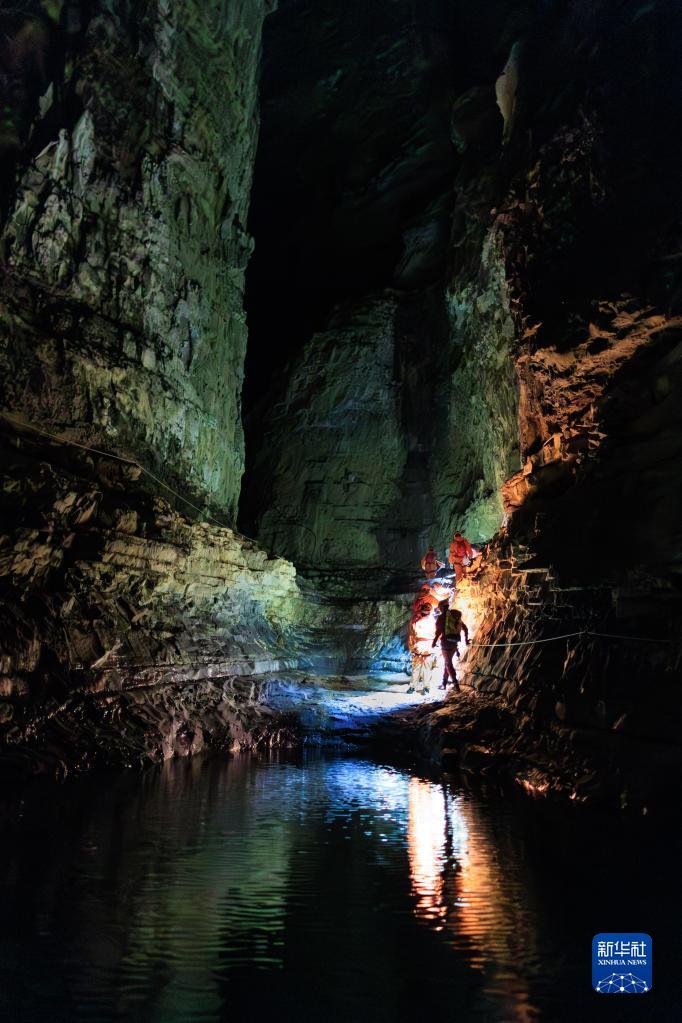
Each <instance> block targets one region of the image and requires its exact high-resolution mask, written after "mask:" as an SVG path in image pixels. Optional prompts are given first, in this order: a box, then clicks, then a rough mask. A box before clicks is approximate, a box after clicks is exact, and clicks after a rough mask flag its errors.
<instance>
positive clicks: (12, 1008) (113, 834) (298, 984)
mask: <svg viewBox="0 0 682 1023" xmlns="http://www.w3.org/2000/svg"><path fill="white" fill-rule="evenodd" d="M5 811H6V813H5V821H4V824H5V826H4V834H3V841H2V844H1V845H0V910H1V911H2V913H3V919H6V920H7V919H11V920H13V921H15V922H16V927H15V928H14V929H13V930H9V931H8V930H7V929H5V931H4V936H3V947H2V950H1V951H2V958H1V960H0V1016H1V1017H2V1018H3V1019H4V1018H7V1019H12V1020H17V1021H20V1020H27V1021H31V1023H33V1021H34V1020H35V1021H38V1020H40V1021H42V1020H49V1021H50V1023H72V1021H74V1023H75V1021H79V1023H80V1021H84V1023H107V1021H109V1020H138V1019H139V1020H145V1021H146V1023H156V1021H159V1023H161V1021H163V1023H181V1021H182V1023H184V1021H192V1023H194V1021H218V1020H227V1019H234V1018H236V1016H237V1015H238V1014H239V1013H242V1014H245V1013H247V1014H248V1015H249V1016H250V1018H256V1019H260V1018H265V1017H266V1016H267V1017H268V1018H269V1016H270V1015H273V1014H276V1015H277V1017H278V1019H285V1020H286V1019H296V1020H307V1019H311V1020H312V1019H316V1020H317V1019H319V1017H320V1014H324V1015H325V1016H326V1017H327V1018H328V1019H337V1018H338V1019H344V1020H352V1021H357V1020H365V1019H367V1020H378V1019H381V1020H383V1019H387V1020H388V1019H390V1020H395V1019H403V1018H405V1019H407V1018H414V1016H415V1015H419V1016H420V1017H422V1016H423V1015H424V1013H426V1012H434V1013H439V1014H440V1015H442V1013H443V1011H445V1010H447V1013H448V1015H447V1018H448V1019H450V1018H452V1019H454V1018H457V1019H458V1020H461V1021H465V1023H466V1021H467V1020H471V1021H485V1023H532V1021H535V1020H543V1021H544V1020H547V1021H548V1023H554V1021H555V1020H559V1019H564V1018H566V1019H569V1018H570V1019H581V1020H582V1019H587V1018H588V1016H587V1015H586V1014H585V1004H587V1005H588V1006H589V1004H590V1003H589V997H590V995H591V992H590V991H589V985H588V984H587V983H586V984H585V986H584V990H583V988H582V984H583V979H584V976H583V975H584V972H585V968H586V967H585V963H584V962H583V961H582V960H580V961H576V962H573V961H572V960H569V959H567V958H566V956H565V955H564V946H565V943H566V940H567V938H566V935H567V934H569V935H570V933H571V930H572V928H573V929H575V933H576V939H575V940H576V941H577V940H578V937H579V936H580V935H583V934H586V935H587V938H591V934H592V933H594V931H591V930H590V928H591V927H592V926H594V924H593V922H592V921H591V920H589V921H588V920H587V919H586V918H585V916H583V917H580V915H579V914H578V916H577V918H576V920H575V921H574V917H573V912H574V909H575V907H574V906H573V905H572V903H571V904H570V905H567V904H566V899H567V893H566V892H564V891H563V890H561V889H559V890H558V891H557V885H556V880H555V878H554V877H553V875H552V874H551V872H549V873H547V874H546V875H545V873H544V871H545V869H546V864H545V863H544V859H546V854H547V850H548V849H549V850H551V852H552V854H553V855H555V856H556V854H557V846H556V842H552V841H550V842H548V843H546V842H545V841H544V840H543V839H542V838H541V836H540V835H539V833H533V837H532V839H530V838H529V836H528V834H527V829H528V826H529V823H530V824H532V825H533V826H534V825H535V823H537V821H536V811H535V810H533V809H529V808H528V804H526V803H523V804H519V803H518V802H509V801H506V802H503V801H501V800H495V799H493V800H492V801H489V800H485V799H483V798H482V797H480V796H473V795H472V794H470V793H467V792H465V791H462V790H458V789H456V788H452V787H450V786H448V785H445V784H441V783H439V782H433V781H430V780H426V779H424V778H419V777H414V776H411V775H410V774H409V773H408V772H406V771H402V770H397V769H394V768H390V767H385V766H381V765H378V764H375V763H371V762H367V761H362V760H354V759H325V758H311V759H310V760H308V761H306V762H305V763H303V764H301V763H292V762H278V761H276V760H274V761H272V762H268V763H263V762H258V761H254V760H251V759H249V758H244V759H239V758H237V759H235V760H232V761H219V760H213V761H201V760H197V761H194V762H191V763H175V764H169V765H167V766H166V767H165V768H164V769H162V770H160V771H153V772H150V773H149V774H147V775H145V776H144V777H143V778H140V777H139V776H135V775H132V774H127V775H124V776H117V777H116V778H113V779H112V778H110V777H108V778H89V779H84V780H82V781H78V782H73V783H69V784H67V785H64V786H61V787H55V786H47V785H41V786H36V787H35V788H32V789H31V790H29V791H28V793H27V794H26V795H25V797H24V799H23V801H22V802H21V803H20V802H19V801H18V800H15V801H14V802H12V803H10V804H7V805H6V807H5ZM564 812H565V811H564ZM1 814H2V807H0V821H2V819H3V818H2V816H1ZM529 814H530V817H529ZM558 827H559V828H560V829H562V830H561V834H562V841H565V842H569V841H570V839H569V837H568V836H569V834H570V831H569V830H568V829H567V827H566V822H565V821H564V822H563V823H559V825H558ZM550 838H551V835H550ZM529 852H530V853H531V854H533V853H534V854H535V855H536V856H537V858H538V861H539V864H540V865H539V868H537V869H533V868H532V867H531V866H530V864H529V860H528V853H529ZM531 858H532V856H531ZM557 866H558V869H559V870H560V871H561V875H562V877H564V876H565V875H564V870H563V868H562V867H561V866H560V865H557ZM568 897H569V898H570V899H571V900H573V899H574V898H575V892H574V893H573V895H570V894H569V896H568ZM579 898H580V889H578V899H579ZM582 898H583V901H584V903H585V906H587V904H588V902H589V899H590V896H589V893H588V892H584V893H583V894H582ZM557 910H558V911H559V913H560V914H561V913H563V914H564V919H563V923H562V928H561V930H560V931H559V932H558V933H557V932H556V931H555V930H553V929H552V928H553V920H554V919H555V916H554V913H555V911H557ZM595 922H596V919H595ZM604 922H605V921H603V920H601V918H600V920H599V923H600V925H601V924H603V923H604ZM606 922H608V921H606ZM641 922H642V921H640V920H639V918H638V919H637V920H636V921H634V923H637V924H638V925H639V923H641ZM595 930H599V926H597V927H595ZM587 938H584V939H583V937H580V940H581V941H582V940H585V941H587ZM588 945H589V942H587V944H586V945H585V948H588ZM581 955H584V956H587V955H588V953H587V952H582V951H581ZM36 962H39V963H40V964H41V968H40V971H39V972H38V973H37V974H36V972H35V970H34V968H33V966H32V965H31V964H34V963H36ZM573 975H574V976H576V977H578V976H579V977H580V992H582V994H581V993H580V992H578V993H577V994H575V995H574V996H573V1002H572V1001H571V997H568V998H566V997H565V996H564V994H563V992H562V990H561V984H560V983H559V978H564V979H565V978H566V977H571V976H573ZM569 991H570V985H569ZM583 998H587V999H588V1001H587V1003H583V1002H582V1001H581V999H583ZM454 1005H456V1006H457V1015H456V1017H455V1016H454V1015H452V1013H451V1009H452V1007H453V1006H454ZM254 1006H257V1009H256V1008H254ZM564 1010H565V1014H564ZM660 1018H661V1019H664V1018H667V1017H664V1016H663V1015H661V1017H660ZM671 1018H672V1017H671Z"/></svg>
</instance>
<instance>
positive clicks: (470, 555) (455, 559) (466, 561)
mask: <svg viewBox="0 0 682 1023" xmlns="http://www.w3.org/2000/svg"><path fill="white" fill-rule="evenodd" d="M473 560H474V549H473V547H472V546H471V544H470V543H469V541H468V540H467V538H466V537H464V536H462V534H461V533H459V532H458V533H455V535H454V537H453V538H452V543H451V544H450V553H449V555H448V561H449V562H450V564H451V565H452V569H453V571H454V573H455V580H456V581H457V582H459V580H460V579H466V577H467V567H468V566H469V565H470V564H471V562H472V561H473Z"/></svg>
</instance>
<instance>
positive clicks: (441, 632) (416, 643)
mask: <svg viewBox="0 0 682 1023" xmlns="http://www.w3.org/2000/svg"><path fill="white" fill-rule="evenodd" d="M475 557H476V552H475V551H474V549H473V547H472V546H471V544H470V543H469V541H468V540H467V539H466V537H465V536H463V535H462V534H461V533H459V532H457V533H455V535H454V536H453V538H452V542H451V544H450V548H449V551H448V561H449V563H450V568H451V570H452V571H451V572H448V570H447V569H446V566H445V562H443V561H439V560H438V558H437V557H436V552H435V551H434V549H433V547H429V549H428V550H427V552H426V554H425V555H424V557H423V558H422V562H421V566H422V569H423V570H424V574H425V576H426V579H427V581H426V582H425V583H424V584H423V586H422V588H421V590H420V591H419V593H418V594H417V596H416V598H415V600H414V603H413V605H412V611H413V614H412V618H411V619H410V630H409V639H408V649H409V651H410V653H411V654H412V664H413V683H412V686H413V689H414V688H418V687H419V686H420V685H421V688H422V691H423V692H427V691H428V681H427V672H428V670H429V668H430V667H431V668H433V667H434V666H435V664H436V655H435V652H434V651H435V647H436V645H437V644H440V650H441V654H442V656H443V681H442V683H441V689H446V688H447V687H448V685H450V684H451V685H452V686H453V687H454V689H455V691H456V692H459V691H460V688H459V682H458V680H457V673H456V671H455V666H454V663H453V661H454V658H455V657H459V643H460V641H461V639H462V636H463V637H464V643H465V644H466V645H467V646H468V645H469V630H468V628H467V626H466V624H465V622H464V619H463V618H462V612H461V611H460V610H459V609H458V608H457V607H455V606H454V604H455V598H456V593H457V584H458V583H459V582H461V580H462V579H466V577H467V571H468V569H469V568H470V566H471V564H472V562H473V560H474V558H475ZM451 605H452V606H451ZM434 618H435V622H434ZM413 689H412V690H411V691H413Z"/></svg>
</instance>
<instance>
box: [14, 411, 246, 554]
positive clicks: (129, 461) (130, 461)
mask: <svg viewBox="0 0 682 1023" xmlns="http://www.w3.org/2000/svg"><path fill="white" fill-rule="evenodd" d="M0 417H2V418H3V419H5V420H7V422H10V423H13V424H14V425H15V426H19V427H20V428H23V429H28V430H32V431H33V432H34V433H39V434H41V435H42V436H43V437H49V438H50V439H51V440H54V441H57V443H59V444H69V445H70V446H71V447H74V448H80V449H81V450H82V451H90V452H91V453H92V454H93V455H101V456H102V457H103V458H112V459H114V460H115V461H117V462H122V463H123V464H124V465H133V466H135V467H136V468H137V469H139V470H140V472H143V473H144V474H145V476H148V477H149V479H151V480H154V482H155V483H158V485H159V486H160V487H163V488H164V489H165V490H167V491H168V492H169V493H170V494H173V495H174V496H175V497H177V498H178V500H180V501H184V503H185V504H186V505H188V506H189V507H190V508H193V509H194V511H196V512H198V513H199V515H201V516H202V518H203V519H204V520H205V521H206V522H212V523H213V525H215V526H220V528H221V529H229V530H230V531H231V532H232V533H234V535H235V536H238V537H241V539H242V540H248V541H249V542H250V543H255V542H256V541H255V540H252V539H251V537H250V536H246V535H245V534H244V533H239V532H238V531H237V530H236V529H233V528H232V526H229V525H228V524H227V523H226V522H220V521H219V520H218V519H215V518H213V516H212V515H208V514H207V513H206V512H205V511H204V510H203V509H202V508H199V506H198V505H196V504H193V503H192V501H190V500H189V499H188V498H186V497H185V496H184V495H183V494H180V493H179V492H178V491H177V490H174V489H173V487H171V486H169V485H168V483H164V481H163V480H162V479H159V477H158V476H156V475H155V474H154V473H153V472H151V471H150V470H149V469H147V468H146V467H145V466H144V465H141V464H140V462H138V461H137V459H135V458H127V457H126V456H125V455H116V454H114V453H113V452H111V451H102V450H101V448H94V447H92V446H91V445H89V444H81V443H80V441H77V440H71V439H69V438H67V437H59V436H57V434H56V433H51V432H50V431H49V430H45V429H43V428H42V427H40V426H35V425H34V424H33V423H27V422H26V421H25V420H24V419H21V418H20V417H19V416H15V415H12V413H11V412H5V411H0Z"/></svg>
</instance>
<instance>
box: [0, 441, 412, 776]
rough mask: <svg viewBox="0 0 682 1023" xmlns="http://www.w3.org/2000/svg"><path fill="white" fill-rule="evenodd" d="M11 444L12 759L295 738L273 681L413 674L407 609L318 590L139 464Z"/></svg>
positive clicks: (69, 759) (0, 557)
mask: <svg viewBox="0 0 682 1023" xmlns="http://www.w3.org/2000/svg"><path fill="white" fill-rule="evenodd" d="M0 450H1V452H2V473H1V474H0V480H1V482H2V490H1V494H2V498H1V500H0V512H1V515H2V522H3V531H2V534H0V587H1V590H0V592H1V593H2V602H1V604H0V632H1V634H2V649H1V655H0V739H1V740H2V750H3V759H4V761H7V760H9V761H10V762H12V763H14V764H16V765H21V764H22V763H23V764H25V765H33V766H34V767H36V768H40V769H45V768H48V769H59V770H60V771H65V770H68V769H71V768H82V767H84V766H87V765H91V764H93V763H105V762H116V763H136V762H137V763H139V762H141V761H144V760H148V759H149V758H152V759H154V758H157V757H159V756H164V755H170V754H172V753H183V752H184V753H187V752H190V751H195V752H196V751H198V750H199V749H201V748H203V746H204V745H210V746H212V747H213V748H215V747H216V746H217V747H219V748H221V749H229V748H233V747H239V746H242V745H249V746H250V747H257V746H259V745H261V744H268V743H272V742H289V741H290V740H291V732H290V730H289V731H287V729H286V728H283V726H282V725H281V723H279V722H278V720H277V719H276V718H275V717H273V715H272V713H270V712H269V711H268V710H267V708H266V707H265V706H264V705H263V704H264V700H263V693H264V687H265V686H266V684H267V680H268V679H269V678H271V677H272V676H273V674H274V675H276V676H277V677H281V676H282V675H283V673H284V677H286V672H287V671H288V670H291V669H301V668H303V669H306V671H307V673H308V674H311V673H314V672H318V673H329V672H330V671H336V672H358V671H362V670H366V669H367V668H368V667H374V668H383V669H393V670H400V669H402V668H404V667H405V666H406V665H405V658H404V654H403V651H402V649H401V646H400V644H399V643H398V642H397V641H395V639H394V637H395V635H396V633H397V632H399V630H400V627H401V624H402V621H403V619H404V616H405V613H406V612H405V607H404V606H401V605H400V604H397V603H396V601H378V600H374V601H372V600H369V599H368V600H366V601H365V602H364V604H363V605H362V606H358V605H356V604H351V603H348V602H347V603H346V604H345V606H344V607H343V608H339V607H337V605H336V604H334V603H333V602H329V601H325V600H323V599H322V598H321V597H320V596H319V595H317V594H315V593H311V592H306V591H304V590H302V589H301V587H300V586H299V584H298V581H297V579H296V571H295V569H294V566H293V565H292V564H291V563H290V562H287V561H284V560H283V559H281V558H272V557H269V556H268V555H267V554H266V553H265V552H264V551H263V550H262V549H260V548H259V547H258V546H257V545H256V544H255V543H253V542H252V541H250V540H248V539H246V538H245V537H243V536H241V535H240V534H238V533H235V532H233V531H232V530H231V529H228V528H226V527H225V528H221V527H220V526H219V525H217V524H215V523H211V522H192V521H190V520H188V519H187V518H185V517H184V516H182V515H180V514H179V513H178V512H177V511H175V510H174V509H173V508H172V507H171V505H170V504H169V503H168V501H167V500H165V499H164V498H161V497H159V496H158V495H155V494H154V492H153V491H154V487H153V484H148V485H147V486H145V483H144V480H141V479H140V476H141V474H140V470H139V469H138V468H137V467H136V466H134V465H131V464H130V463H123V462H120V461H115V460H113V459H111V458H108V457H106V456H97V457H93V455H92V454H91V453H89V452H86V451H83V450H82V449H81V448H78V447H74V446H72V445H68V444H62V443H58V442H55V443H50V444H48V443H47V442H46V441H45V439H44V438H41V437H37V436H36V435H35V434H33V433H32V432H31V431H28V430H26V429H23V430H21V429H20V430H14V431H13V432H12V433H9V432H7V433H6V434H5V438H4V444H3V446H2V448H1V449H0ZM117 728H120V729H121V731H122V732H123V733H124V734H122V735H118V736H116V734H115V733H116V729H117Z"/></svg>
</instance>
